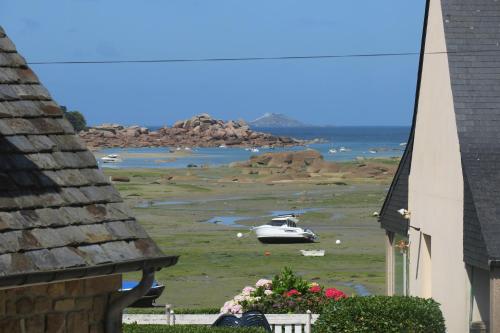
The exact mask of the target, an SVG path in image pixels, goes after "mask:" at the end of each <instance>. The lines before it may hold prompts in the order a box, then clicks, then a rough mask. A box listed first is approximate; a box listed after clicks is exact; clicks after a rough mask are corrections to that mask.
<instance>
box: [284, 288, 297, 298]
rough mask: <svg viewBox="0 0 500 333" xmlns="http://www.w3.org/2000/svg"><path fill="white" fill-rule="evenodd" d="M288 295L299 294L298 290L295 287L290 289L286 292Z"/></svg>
mask: <svg viewBox="0 0 500 333" xmlns="http://www.w3.org/2000/svg"><path fill="white" fill-rule="evenodd" d="M286 295H287V296H288V297H291V296H293V295H300V292H299V291H298V290H297V289H292V290H290V291H289V292H287V293H286Z"/></svg>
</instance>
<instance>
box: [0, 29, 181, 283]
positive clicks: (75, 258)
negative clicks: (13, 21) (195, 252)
mask: <svg viewBox="0 0 500 333" xmlns="http://www.w3.org/2000/svg"><path fill="white" fill-rule="evenodd" d="M176 260H177V257H175V256H165V255H164V254H163V253H162V252H161V251H160V249H159V248H158V247H157V246H156V244H155V243H154V242H153V241H152V240H151V239H150V238H149V236H148V235H147V234H146V232H145V231H144V230H143V228H142V227H141V226H140V225H139V224H138V223H137V221H136V220H135V219H134V218H133V216H132V215H131V213H130V211H129V209H128V208H127V207H126V205H125V204H124V203H123V201H122V198H121V197H120V195H119V193H118V192H117V191H116V189H115V188H114V187H113V186H112V185H111V184H110V183H109V181H108V179H107V178H106V177H105V176H104V174H103V173H102V172H101V171H100V170H99V169H98V168H97V163H96V160H95V158H94V156H93V154H92V153H91V152H89V151H88V150H87V148H86V147H85V145H84V144H83V143H82V142H81V141H80V139H79V138H78V137H77V136H76V135H75V133H74V130H73V128H72V126H71V125H70V123H69V122H68V121H67V120H66V119H65V118H63V113H62V110H61V108H60V107H59V105H57V103H55V102H54V101H53V100H52V98H51V96H50V94H49V92H48V91H47V89H45V88H44V86H43V85H42V84H41V83H40V82H39V80H38V78H37V76H36V75H35V74H34V72H33V71H32V70H31V69H30V68H29V67H28V66H27V64H26V61H25V60H24V58H23V57H22V56H20V55H19V54H18V53H17V51H16V48H15V46H14V44H13V43H12V41H11V40H10V39H9V38H8V37H7V36H6V35H5V32H4V30H3V29H2V28H1V27H0V286H5V285H13V284H23V283H30V282H41V281H51V280H55V279H64V278H69V277H73V278H74V277H80V276H85V275H102V274H111V273H119V272H123V271H129V270H137V269H141V268H143V267H155V268H158V267H161V266H168V265H172V264H175V262H176Z"/></svg>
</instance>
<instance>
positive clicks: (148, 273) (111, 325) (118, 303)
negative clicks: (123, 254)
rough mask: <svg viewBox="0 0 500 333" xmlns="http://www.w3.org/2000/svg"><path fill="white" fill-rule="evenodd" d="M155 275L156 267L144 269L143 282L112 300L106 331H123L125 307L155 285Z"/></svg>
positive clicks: (108, 332) (114, 332) (107, 332)
mask: <svg viewBox="0 0 500 333" xmlns="http://www.w3.org/2000/svg"><path fill="white" fill-rule="evenodd" d="M154 277H155V269H154V268H149V269H144V270H143V271H142V278H141V282H139V284H138V285H137V286H136V287H135V288H133V289H132V290H130V291H127V292H122V293H120V295H119V297H118V298H116V299H115V300H113V301H112V302H111V304H110V305H109V307H108V311H107V312H106V320H105V324H104V325H105V330H104V331H105V332H106V333H121V332H122V327H121V323H122V321H121V317H122V312H123V309H125V308H126V307H127V306H129V305H130V304H132V303H134V302H135V301H136V300H138V299H139V298H141V297H142V296H144V295H145V294H146V293H147V292H148V291H149V289H151V286H152V285H153V282H154Z"/></svg>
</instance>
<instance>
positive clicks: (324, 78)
mask: <svg viewBox="0 0 500 333" xmlns="http://www.w3.org/2000/svg"><path fill="white" fill-rule="evenodd" d="M424 2H425V1H424V0H413V1H402V0H378V1H374V0H344V1H332V0H314V1H304V0H272V1H270V0H252V1H249V0H246V1H243V0H147V1H131V0H60V1H40V0H23V1H19V0H2V1H1V2H0V25H2V26H3V27H4V29H5V30H6V32H7V34H8V35H9V37H11V39H12V40H13V41H14V43H15V44H16V46H17V48H18V50H19V51H20V52H21V53H22V54H23V55H24V56H25V57H26V58H27V60H28V61H33V62H35V61H57V60H61V61H66V60H116V59H168V58H210V57H214V58H219V57H268V56H269V57H273V56H303V55H327V54H355V53H379V52H381V53H386V52H418V50H419V45H420V35H421V29H422V27H421V26H422V21H423V11H424ZM417 67H418V56H406V57H386V58H349V59H324V60H295V61H293V60H287V61H272V60H269V61H259V62H222V63H169V64H111V65H109V64H108V65H56V66H54V65H53V66H41V65H34V66H33V68H34V70H35V71H36V72H37V73H38V75H39V77H40V79H41V80H42V82H43V83H44V84H45V85H46V86H47V88H48V89H49V90H50V91H51V93H52V95H53V97H54V98H55V99H56V101H57V102H58V103H60V104H62V105H67V106H68V108H69V109H77V110H80V111H81V112H82V113H84V115H85V116H86V118H87V121H88V122H89V123H90V124H98V123H102V122H119V123H123V124H141V125H162V124H171V123H173V122H174V121H175V120H178V119H183V118H187V117H190V116H192V115H194V114H197V113H202V112H208V113H210V114H211V115H212V116H214V117H216V118H221V119H240V118H243V119H247V120H251V119H254V118H256V117H258V116H260V115H261V114H263V113H265V112H278V113H284V114H287V115H289V116H291V117H294V118H297V119H299V120H302V121H304V122H307V123H313V124H333V125H409V124H410V121H411V114H412V108H413V99H414V94H415V84H416V74H417Z"/></svg>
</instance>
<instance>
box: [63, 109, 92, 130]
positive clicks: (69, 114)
mask: <svg viewBox="0 0 500 333" xmlns="http://www.w3.org/2000/svg"><path fill="white" fill-rule="evenodd" d="M61 108H62V109H63V112H64V117H66V119H68V121H69V122H70V123H71V125H73V128H74V129H75V131H77V132H80V131H82V130H84V129H85V128H86V127H87V121H86V120H85V117H84V116H83V114H81V113H80V112H79V111H68V110H67V108H66V107H65V106H62V107H61Z"/></svg>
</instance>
